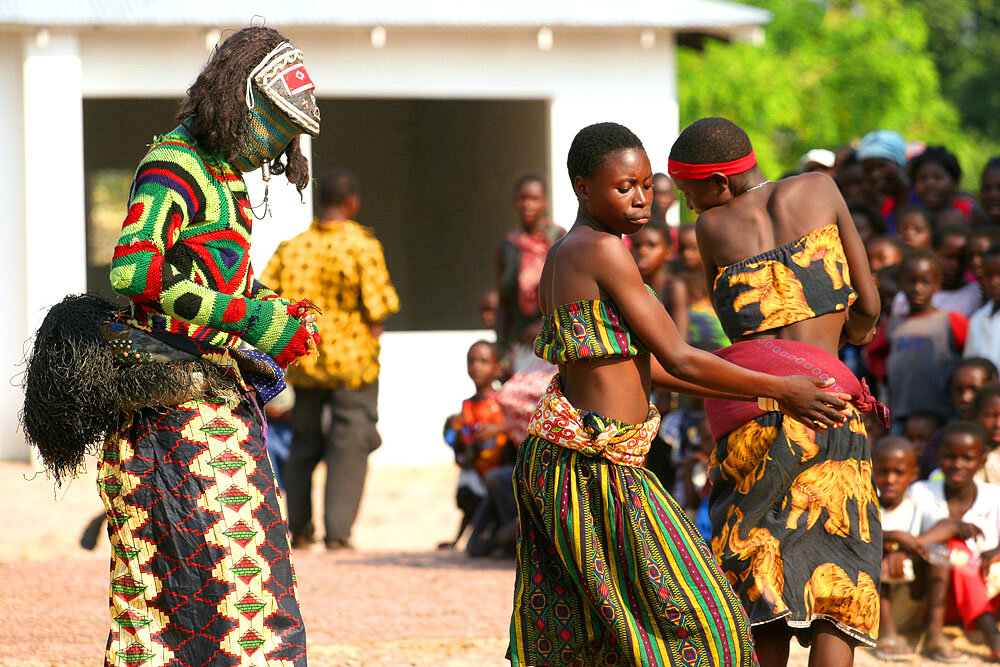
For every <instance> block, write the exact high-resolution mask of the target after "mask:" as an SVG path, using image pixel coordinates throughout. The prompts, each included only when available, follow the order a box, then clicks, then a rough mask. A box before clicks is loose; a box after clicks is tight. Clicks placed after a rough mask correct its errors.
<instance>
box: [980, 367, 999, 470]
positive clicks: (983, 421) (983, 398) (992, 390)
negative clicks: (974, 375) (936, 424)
mask: <svg viewBox="0 0 1000 667" xmlns="http://www.w3.org/2000/svg"><path fill="white" fill-rule="evenodd" d="M994 377H995V376H994ZM975 409H976V423H978V424H979V426H980V427H982V429H983V432H984V433H985V434H986V439H985V440H984V441H983V445H984V446H985V448H986V460H985V462H984V463H983V467H982V470H980V471H979V474H978V475H977V479H979V480H981V481H984V482H989V483H990V484H1000V382H996V381H995V380H994V381H993V382H988V383H986V384H984V385H983V386H982V387H981V388H980V389H979V391H978V392H976V401H975Z"/></svg>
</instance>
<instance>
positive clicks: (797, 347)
mask: <svg viewBox="0 0 1000 667" xmlns="http://www.w3.org/2000/svg"><path fill="white" fill-rule="evenodd" d="M715 354H716V355H718V356H719V357H721V358H722V359H725V360H726V361H728V362H730V363H733V364H736V365H737V366H742V367H743V368H746V369H749V370H752V371H759V372H761V373H770V374H771V375H805V376H808V377H812V378H816V379H817V380H825V379H826V378H830V377H832V378H834V380H835V382H834V383H833V386H831V387H827V388H826V389H827V390H828V391H833V392H842V393H845V394H850V395H851V397H852V399H853V400H852V401H851V403H852V404H853V405H854V407H856V408H857V409H858V410H859V411H861V412H870V411H872V410H874V411H875V414H876V415H878V418H879V419H880V420H881V421H882V423H883V424H884V425H885V427H886V428H888V427H889V409H888V408H886V407H885V406H884V405H883V404H882V403H880V402H879V401H877V400H876V399H875V397H874V396H872V393H871V391H869V389H868V383H866V382H865V381H864V380H858V378H857V377H856V376H855V375H854V373H852V372H851V369H849V368H848V367H847V366H845V365H844V363H843V362H842V361H841V360H840V359H838V358H837V357H835V356H833V355H832V354H830V353H829V352H827V351H826V350H822V349H820V348H818V347H816V346H815V345H810V344H809V343H802V342H799V341H794V340H746V341H740V342H738V343H733V344H732V345H730V346H729V347H724V348H721V349H719V350H716V351H715ZM765 412H766V411H765V410H762V409H760V408H759V407H757V403H755V402H750V401H723V400H718V399H705V414H706V415H707V417H708V425H709V428H710V429H711V430H712V437H713V438H715V439H716V440H718V439H719V438H721V437H722V436H724V435H726V434H727V433H730V432H731V431H734V430H736V429H738V428H739V427H740V426H743V424H746V423H747V422H748V421H750V420H752V419H755V418H757V417H759V416H761V415H762V414H765Z"/></svg>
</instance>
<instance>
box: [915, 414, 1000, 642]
mask: <svg viewBox="0 0 1000 667" xmlns="http://www.w3.org/2000/svg"><path fill="white" fill-rule="evenodd" d="M985 440H986V437H985V434H984V433H983V430H982V428H981V427H980V426H979V425H978V424H976V423H975V422H971V421H965V420H960V421H956V422H952V423H951V424H949V425H948V426H947V427H945V429H944V432H943V433H942V436H941V441H940V444H939V445H938V465H939V466H940V469H941V473H942V474H941V475H933V476H932V479H931V480H928V481H923V482H917V483H915V484H913V485H912V486H911V487H910V498H911V499H912V501H913V502H914V503H915V505H916V507H917V516H916V521H917V522H918V524H919V533H920V538H919V542H920V546H922V545H927V544H931V543H935V542H936V543H941V542H947V544H948V547H949V549H950V551H951V565H952V569H951V582H950V583H951V585H950V587H949V585H948V583H949V582H948V580H947V579H945V580H944V581H936V580H934V578H932V580H931V581H930V582H929V583H930V586H929V591H928V601H929V604H930V613H929V619H928V628H927V632H928V639H927V644H928V651H931V650H933V649H935V648H940V647H941V646H943V645H944V644H942V640H943V642H947V639H945V638H944V636H943V634H942V633H941V628H942V626H943V625H944V621H945V612H946V609H947V608H949V607H953V608H955V609H956V610H957V615H958V616H959V617H960V618H961V621H962V624H963V625H964V626H965V627H966V628H967V629H978V630H979V631H980V632H982V633H983V637H984V638H985V639H986V642H987V644H988V646H989V648H990V660H991V661H993V662H996V661H1000V631H998V630H997V623H996V614H997V611H998V610H1000V598H998V597H997V593H998V591H1000V586H997V585H996V583H994V582H995V581H996V579H997V572H996V570H993V572H992V573H991V566H993V565H994V563H996V562H997V561H1000V546H998V545H1000V486H997V485H994V484H988V483H986V482H980V481H977V480H976V473H977V472H978V471H979V469H980V468H982V466H983V464H984V463H985V458H986V457H985V455H984V442H985ZM929 536H933V539H930V538H929ZM991 575H992V576H991Z"/></svg>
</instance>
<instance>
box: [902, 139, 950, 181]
mask: <svg viewBox="0 0 1000 667" xmlns="http://www.w3.org/2000/svg"><path fill="white" fill-rule="evenodd" d="M931 162H933V163H936V164H939V165H941V168H942V169H944V170H945V171H946V172H948V175H949V176H951V178H952V180H953V181H955V182H956V183H958V182H960V181H961V180H962V167H961V166H960V165H959V164H958V158H957V157H955V154H954V153H952V152H951V151H949V150H948V149H947V148H945V147H944V146H928V147H927V150H925V151H924V152H923V153H921V154H920V155H918V156H916V157H915V158H913V159H912V160H910V164H909V166H908V167H907V171H909V176H910V182H911V183H912V182H914V181H915V180H917V172H918V171H920V168H921V167H922V166H924V165H925V164H928V163H931Z"/></svg>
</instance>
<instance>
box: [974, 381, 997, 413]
mask: <svg viewBox="0 0 1000 667" xmlns="http://www.w3.org/2000/svg"><path fill="white" fill-rule="evenodd" d="M995 396H1000V382H995V381H994V382H987V383H986V384H984V385H983V386H982V387H980V388H979V391H977V392H976V402H975V406H976V412H979V411H981V410H982V409H983V408H984V407H985V406H986V402H987V401H989V400H990V399H991V398H993V397H995Z"/></svg>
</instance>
